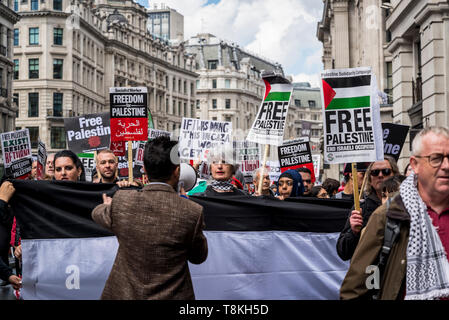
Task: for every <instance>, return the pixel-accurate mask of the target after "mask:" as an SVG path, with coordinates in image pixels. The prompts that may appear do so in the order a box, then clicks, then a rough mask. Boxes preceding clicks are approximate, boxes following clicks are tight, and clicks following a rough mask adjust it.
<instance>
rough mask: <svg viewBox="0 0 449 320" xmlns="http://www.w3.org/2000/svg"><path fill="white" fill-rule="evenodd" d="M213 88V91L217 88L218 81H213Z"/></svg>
mask: <svg viewBox="0 0 449 320" xmlns="http://www.w3.org/2000/svg"><path fill="white" fill-rule="evenodd" d="M212 88H213V89H216V88H217V79H212Z"/></svg>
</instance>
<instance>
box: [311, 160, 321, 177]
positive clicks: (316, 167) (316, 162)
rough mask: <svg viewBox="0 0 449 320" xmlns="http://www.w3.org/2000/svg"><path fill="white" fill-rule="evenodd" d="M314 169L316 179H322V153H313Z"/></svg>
mask: <svg viewBox="0 0 449 320" xmlns="http://www.w3.org/2000/svg"><path fill="white" fill-rule="evenodd" d="M312 162H313V170H314V174H315V179H316V180H317V181H320V166H321V155H319V154H312Z"/></svg>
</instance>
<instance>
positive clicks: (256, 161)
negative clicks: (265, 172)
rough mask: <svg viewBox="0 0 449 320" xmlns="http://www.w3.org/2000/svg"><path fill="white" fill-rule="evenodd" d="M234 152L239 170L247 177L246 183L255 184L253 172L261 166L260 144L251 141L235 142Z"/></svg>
mask: <svg viewBox="0 0 449 320" xmlns="http://www.w3.org/2000/svg"><path fill="white" fill-rule="evenodd" d="M234 150H235V154H236V157H237V159H236V160H237V163H238V164H239V165H240V167H239V170H240V171H241V172H242V173H243V176H244V177H245V183H252V182H253V171H254V170H256V169H257V168H259V167H260V166H261V163H260V154H261V152H260V147H259V144H257V143H254V142H250V141H234Z"/></svg>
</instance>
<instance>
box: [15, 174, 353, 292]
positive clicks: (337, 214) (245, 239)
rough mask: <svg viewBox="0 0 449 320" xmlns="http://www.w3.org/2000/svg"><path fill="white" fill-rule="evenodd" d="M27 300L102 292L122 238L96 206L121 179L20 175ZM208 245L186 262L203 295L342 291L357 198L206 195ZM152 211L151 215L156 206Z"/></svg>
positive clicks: (17, 194)
mask: <svg viewBox="0 0 449 320" xmlns="http://www.w3.org/2000/svg"><path fill="white" fill-rule="evenodd" d="M12 182H13V185H14V188H15V189H16V192H15V193H14V196H13V198H12V199H11V201H10V205H11V210H12V212H13V214H14V215H15V216H16V219H17V222H18V224H19V225H20V232H21V238H22V262H23V264H22V266H23V268H22V271H23V288H22V290H21V296H22V297H23V299H25V300H49V299H50V300H55V299H57V300H59V299H70V300H75V299H81V300H92V299H99V298H100V296H101V293H102V291H103V288H104V285H105V283H106V280H107V278H108V276H109V273H110V271H111V268H112V265H113V263H114V260H115V256H116V253H117V249H118V247H119V241H118V240H117V238H116V237H115V235H114V234H112V233H111V232H109V231H108V230H106V229H104V228H103V227H101V226H100V225H98V224H96V223H95V222H94V221H93V220H92V218H91V212H92V210H93V209H94V208H95V207H96V206H97V205H98V204H100V203H102V202H103V201H102V194H103V193H106V194H107V195H108V196H111V197H112V196H113V195H114V193H115V192H116V191H117V190H118V187H117V185H115V184H107V183H88V182H76V183H75V182H71V181H46V180H43V181H34V180H13V181H12ZM190 200H192V201H195V202H196V203H198V204H199V205H201V206H202V207H203V208H204V209H203V213H204V221H205V225H206V230H205V232H204V234H205V236H206V238H207V242H208V247H209V254H208V257H207V260H206V261H205V262H203V263H202V264H200V265H194V264H189V269H190V273H191V276H192V282H193V287H194V291H195V296H196V298H197V299H200V300H277V299H281V300H290V299H292V300H301V299H309V300H310V299H313V300H316V299H338V298H339V289H340V286H341V283H342V281H343V278H344V276H345V275H346V272H347V269H348V267H349V262H347V261H342V260H341V259H340V258H339V257H338V255H337V251H336V249H335V248H336V242H337V239H338V237H339V234H340V231H341V230H342V229H343V228H344V225H345V223H346V220H347V215H348V210H349V209H350V208H351V206H352V202H351V201H346V200H333V199H317V198H288V199H287V200H285V201H279V200H277V199H266V198H260V197H247V196H230V197H222V198H217V197H199V196H191V197H190ZM145 214H149V215H151V212H147V213H145Z"/></svg>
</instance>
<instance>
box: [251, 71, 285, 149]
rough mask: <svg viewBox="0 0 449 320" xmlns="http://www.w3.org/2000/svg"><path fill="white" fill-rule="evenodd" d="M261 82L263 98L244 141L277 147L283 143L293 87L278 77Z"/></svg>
mask: <svg viewBox="0 0 449 320" xmlns="http://www.w3.org/2000/svg"><path fill="white" fill-rule="evenodd" d="M263 81H264V82H265V96H264V99H263V101H262V103H261V105H260V108H259V111H258V112H257V116H256V119H255V120H254V122H253V125H252V127H251V129H250V131H249V133H248V136H247V137H246V140H248V141H252V142H256V143H261V144H271V145H276V146H279V145H281V144H282V142H283V137H284V126H285V121H286V118H287V112H288V104H289V102H290V98H291V96H292V91H293V86H292V84H291V83H290V81H288V80H287V79H285V78H283V77H282V76H279V75H271V76H267V77H263Z"/></svg>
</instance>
